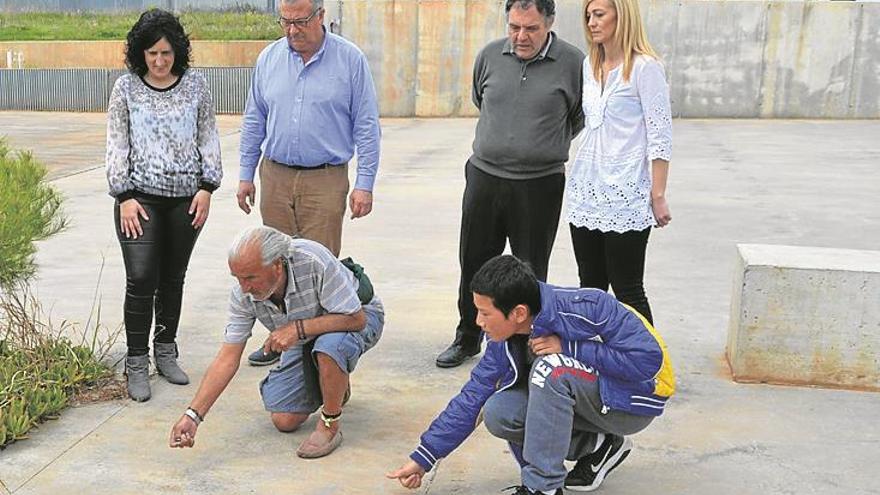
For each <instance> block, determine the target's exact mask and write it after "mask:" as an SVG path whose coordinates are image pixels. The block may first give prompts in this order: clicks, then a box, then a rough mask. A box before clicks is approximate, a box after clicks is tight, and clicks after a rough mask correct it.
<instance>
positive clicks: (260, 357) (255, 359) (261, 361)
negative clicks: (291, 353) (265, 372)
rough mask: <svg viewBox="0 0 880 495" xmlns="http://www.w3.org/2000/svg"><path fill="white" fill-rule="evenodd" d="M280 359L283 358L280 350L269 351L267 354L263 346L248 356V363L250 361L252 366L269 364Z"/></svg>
mask: <svg viewBox="0 0 880 495" xmlns="http://www.w3.org/2000/svg"><path fill="white" fill-rule="evenodd" d="M279 359H281V353H280V352H272V351H269V353H268V354H266V353H265V352H263V348H262V347H260V348H259V349H257V350H256V351H254V352H252V353H251V354H250V356H248V363H250V365H251V366H269V365H270V364H273V363H276V362H278V360H279Z"/></svg>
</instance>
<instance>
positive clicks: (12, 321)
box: [0, 283, 124, 448]
mask: <svg viewBox="0 0 880 495" xmlns="http://www.w3.org/2000/svg"><path fill="white" fill-rule="evenodd" d="M96 321H99V320H96ZM100 328H101V327H100V324H99V323H97V324H96V325H95V328H94V329H93V331H92V332H91V337H90V338H88V337H86V335H87V333H85V332H84V333H83V334H82V337H81V339H80V340H79V341H78V342H73V341H71V340H70V338H69V337H68V335H72V334H75V333H76V330H77V329H76V328H75V327H74V326H73V325H72V324H70V323H68V322H62V323H61V325H60V326H58V327H55V326H53V325H52V323H51V321H50V320H48V319H47V318H46V317H45V316H44V314H43V312H42V309H41V308H40V304H39V302H38V301H37V300H36V298H35V297H34V296H33V295H32V294H31V292H30V290H29V289H28V287H27V285H26V284H23V283H22V284H17V285H16V286H14V287H6V288H5V289H3V292H2V293H0V448H3V447H5V446H6V445H7V444H9V443H12V442H15V441H17V440H23V439H26V438H27V433H28V431H30V430H31V428H33V427H35V426H37V425H38V424H40V423H41V422H43V421H46V420H48V419H56V418H58V417H59V413H60V412H61V410H62V409H64V408H65V407H67V405H68V404H69V403H70V401H71V399H76V398H77V397H79V396H80V395H82V393H83V391H88V390H90V389H93V388H94V384H96V383H100V384H102V386H104V387H109V389H110V390H114V391H116V392H115V393H116V395H117V396H118V395H120V394H122V393H124V387H120V386H119V385H118V384H117V385H115V387H114V386H113V383H112V382H113V368H112V367H111V366H108V365H106V364H105V363H104V359H105V358H106V357H107V354H108V352H109V350H110V348H111V347H112V346H113V344H115V342H116V340H117V339H118V337H119V335H120V334H121V328H120V329H117V330H116V331H115V333H113V332H109V331H108V332H107V336H106V337H105V338H103V339H98V333H99V330H100ZM117 382H118V380H117ZM106 395H107V394H106V393H103V394H99V398H101V399H106V398H107V397H106Z"/></svg>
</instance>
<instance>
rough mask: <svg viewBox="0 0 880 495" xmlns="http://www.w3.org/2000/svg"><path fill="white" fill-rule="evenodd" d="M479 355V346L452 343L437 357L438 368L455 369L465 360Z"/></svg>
mask: <svg viewBox="0 0 880 495" xmlns="http://www.w3.org/2000/svg"><path fill="white" fill-rule="evenodd" d="M479 353H480V346H478V345H476V346H469V345H465V344H462V343H461V342H453V343H452V345H450V346H449V347H447V348H446V350H445V351H443V352H441V353H440V355H439V356H437V367H438V368H455V367H456V366H458V365H460V364H461V363H463V362H465V361H466V360H467V358H469V357H471V356H476V355H477V354H479Z"/></svg>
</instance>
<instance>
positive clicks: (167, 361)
mask: <svg viewBox="0 0 880 495" xmlns="http://www.w3.org/2000/svg"><path fill="white" fill-rule="evenodd" d="M153 356H154V357H155V358H156V369H157V370H159V374H160V375H162V376H164V377H165V379H166V380H168V381H169V382H170V383H173V384H175V385H186V384H188V383H189V377H188V376H186V373H185V372H184V371H183V370H182V369H180V366H179V365H178V364H177V344H175V343H173V342H172V343H170V344H165V343H162V342H153Z"/></svg>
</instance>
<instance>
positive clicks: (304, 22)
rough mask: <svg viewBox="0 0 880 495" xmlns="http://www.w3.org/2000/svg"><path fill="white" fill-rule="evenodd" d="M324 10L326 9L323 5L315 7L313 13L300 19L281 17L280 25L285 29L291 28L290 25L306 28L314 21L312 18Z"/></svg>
mask: <svg viewBox="0 0 880 495" xmlns="http://www.w3.org/2000/svg"><path fill="white" fill-rule="evenodd" d="M322 10H324V8H323V7H318V8H317V9H315V11H314V12H312V15H310V16H308V17H302V18H300V19H285V18H284V17H279V18H278V25H280V26H281V27H282V28H283V29H284V30H285V31H287V30H288V29H290V26H294V27H296V28H297V29H305V28H306V27H307V26H308V25H309V23H310V22H311V21H312V18H314V17H315V16H316V15H318V12H321V11H322Z"/></svg>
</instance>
